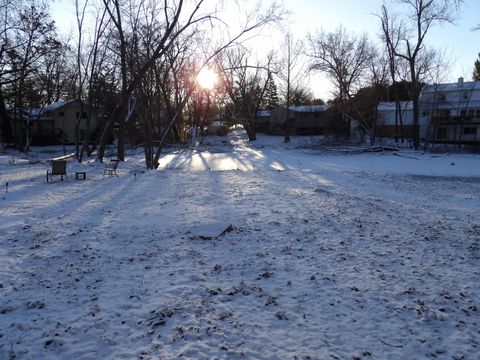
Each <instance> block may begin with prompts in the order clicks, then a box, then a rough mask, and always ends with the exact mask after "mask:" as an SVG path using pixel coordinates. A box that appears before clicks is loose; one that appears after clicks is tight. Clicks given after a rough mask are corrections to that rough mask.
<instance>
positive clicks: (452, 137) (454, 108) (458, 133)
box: [420, 78, 480, 144]
mask: <svg viewBox="0 0 480 360" xmlns="http://www.w3.org/2000/svg"><path fill="white" fill-rule="evenodd" d="M420 111H421V115H423V116H425V117H428V118H429V119H430V126H429V134H428V138H429V140H430V141H431V142H437V143H460V144H472V143H479V142H480V82H479V81H468V82H465V81H463V78H459V79H458V82H456V83H451V84H433V85H426V86H425V87H424V88H423V89H422V93H421V97H420Z"/></svg>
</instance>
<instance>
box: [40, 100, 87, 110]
mask: <svg viewBox="0 0 480 360" xmlns="http://www.w3.org/2000/svg"><path fill="white" fill-rule="evenodd" d="M75 101H78V100H59V101H56V102H53V103H51V104H48V105H47V106H45V107H44V108H43V111H53V110H57V109H59V108H61V107H62V106H65V105H68V104H71V103H73V102H75Z"/></svg>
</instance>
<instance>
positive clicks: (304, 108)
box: [290, 105, 332, 113]
mask: <svg viewBox="0 0 480 360" xmlns="http://www.w3.org/2000/svg"><path fill="white" fill-rule="evenodd" d="M331 107H332V105H293V106H290V110H291V111H294V112H301V113H306V112H309V113H313V112H324V111H327V110H328V109H330V108H331Z"/></svg>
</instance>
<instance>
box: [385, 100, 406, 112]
mask: <svg viewBox="0 0 480 360" xmlns="http://www.w3.org/2000/svg"><path fill="white" fill-rule="evenodd" d="M400 107H401V109H402V110H411V109H413V103H412V102H411V101H400ZM377 110H378V111H395V110H396V103H395V101H388V102H387V101H382V102H379V103H378V105H377Z"/></svg>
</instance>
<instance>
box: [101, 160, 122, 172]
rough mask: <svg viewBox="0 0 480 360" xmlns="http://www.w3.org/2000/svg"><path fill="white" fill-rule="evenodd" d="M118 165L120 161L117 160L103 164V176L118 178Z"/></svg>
mask: <svg viewBox="0 0 480 360" xmlns="http://www.w3.org/2000/svg"><path fill="white" fill-rule="evenodd" d="M119 163H120V160H118V159H110V162H109V163H108V164H105V169H104V170H103V176H105V175H110V176H113V175H115V176H118V175H117V167H118V164H119Z"/></svg>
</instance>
